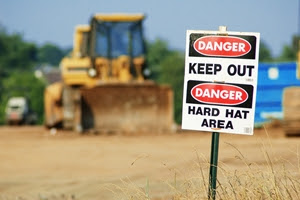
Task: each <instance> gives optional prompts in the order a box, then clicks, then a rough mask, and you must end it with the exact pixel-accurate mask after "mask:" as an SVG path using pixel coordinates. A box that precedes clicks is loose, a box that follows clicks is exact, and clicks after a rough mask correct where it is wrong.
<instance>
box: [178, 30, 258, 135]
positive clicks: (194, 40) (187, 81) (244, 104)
mask: <svg viewBox="0 0 300 200" xmlns="http://www.w3.org/2000/svg"><path fill="white" fill-rule="evenodd" d="M259 40H260V34H259V33H246V32H225V33H224V32H222V33H220V32H219V31H191V30H188V31H187V35H186V60H185V74H184V91H183V106H182V129H189V130H199V131H210V132H225V133H234V134H245V135H252V134H253V129H254V114H255V100H256V87H257V75H258V55H259Z"/></svg>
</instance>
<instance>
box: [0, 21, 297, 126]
mask: <svg viewBox="0 0 300 200" xmlns="http://www.w3.org/2000/svg"><path fill="white" fill-rule="evenodd" d="M299 39H300V37H299V36H294V37H293V38H292V40H291V44H287V45H285V46H284V47H283V49H282V53H281V54H280V56H278V57H273V56H272V53H271V51H270V48H269V47H268V45H267V44H266V43H264V42H263V41H262V42H261V44H260V56H259V60H260V62H285V61H296V53H297V51H298V48H299V47H298V41H299ZM147 50H148V51H147V62H148V67H149V70H150V72H151V74H150V79H153V80H154V81H156V82H158V83H160V84H168V85H170V86H171V87H172V88H173V91H174V104H175V105H174V114H175V116H174V118H175V121H176V122H177V123H180V122H181V106H182V91H183V77H184V59H185V58H184V56H185V55H184V51H183V50H175V49H172V48H171V47H170V46H169V44H168V42H167V41H166V40H163V39H159V38H157V39H156V40H154V41H147ZM70 51H71V48H68V49H64V48H61V47H59V46H58V45H56V44H53V43H46V44H43V45H41V46H39V45H37V44H35V43H32V42H28V41H25V40H24V39H23V37H22V35H20V34H18V33H8V32H7V31H6V30H5V28H3V27H0V124H3V123H4V122H5V121H4V119H5V105H6V102H7V100H8V98H9V97H11V96H26V97H27V98H28V99H30V101H31V107H32V109H33V110H34V111H35V112H36V113H37V114H38V116H39V123H40V124H41V123H43V113H44V107H43V93H44V89H45V87H46V86H47V84H48V83H47V82H46V80H45V79H42V78H39V77H38V76H35V73H34V72H35V71H36V70H37V69H38V68H39V67H40V66H42V65H45V64H46V65H50V66H54V67H58V66H59V62H60V60H61V59H62V58H63V57H64V56H66V55H67V54H68V53H69V52H70Z"/></svg>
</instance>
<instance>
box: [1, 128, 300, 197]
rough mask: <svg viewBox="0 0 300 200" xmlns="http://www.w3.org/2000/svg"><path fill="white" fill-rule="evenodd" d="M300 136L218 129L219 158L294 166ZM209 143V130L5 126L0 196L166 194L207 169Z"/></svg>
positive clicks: (235, 165)
mask: <svg viewBox="0 0 300 200" xmlns="http://www.w3.org/2000/svg"><path fill="white" fill-rule="evenodd" d="M299 144H300V137H298V138H297V137H291V138H286V137H284V135H283V132H282V130H281V128H280V127H276V128H266V129H258V130H255V133H254V136H241V135H232V134H221V135H220V147H219V163H220V165H221V166H223V168H226V169H227V170H229V171H230V170H231V171H243V170H245V169H247V168H249V165H250V164H252V163H255V166H257V167H260V168H265V167H267V166H268V164H270V163H268V162H271V163H272V167H274V168H276V167H281V166H282V164H283V163H285V168H286V169H287V170H289V171H291V172H295V173H296V172H298V173H299V149H298V148H299V146H298V145H299ZM210 145H211V133H201V132H198V133H196V132H180V133H166V134H156V133H153V134H149V135H126V136H124V135H120V134H114V135H106V134H105V135H103V134H100V135H93V134H86V135H79V134H76V133H72V132H61V131H58V132H57V133H55V134H53V133H50V131H49V130H47V129H44V128H43V127H39V126H37V127H6V126H3V127H0V199H109V200H110V199H129V197H130V196H133V195H137V194H138V193H142V194H143V195H145V194H146V195H149V196H151V197H152V199H159V198H163V197H166V196H168V195H171V194H172V192H174V188H172V187H173V186H174V185H176V184H178V185H180V184H181V183H183V182H184V180H187V179H189V178H190V177H195V176H198V177H201V174H200V173H199V166H202V167H201V169H202V170H203V171H204V172H206V171H207V170H208V164H209V157H210ZM266 152H267V153H266ZM245 163H247V164H245ZM220 177H221V174H220ZM205 179H206V178H205ZM220 179H221V178H220ZM204 196H205V195H204Z"/></svg>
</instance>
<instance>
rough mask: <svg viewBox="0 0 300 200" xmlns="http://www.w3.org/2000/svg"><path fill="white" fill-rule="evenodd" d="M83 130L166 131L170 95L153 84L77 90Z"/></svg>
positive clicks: (170, 110)
mask: <svg viewBox="0 0 300 200" xmlns="http://www.w3.org/2000/svg"><path fill="white" fill-rule="evenodd" d="M80 93H81V107H82V108H81V115H80V121H81V126H82V128H83V130H90V129H92V130H96V131H113V132H115V131H116V132H120V131H121V132H149V131H151V132H153V131H157V132H162V131H170V130H172V128H173V126H174V121H173V92H172V90H171V88H170V87H168V86H161V85H157V84H155V83H152V82H150V83H147V84H146V83H128V84H120V83H116V84H105V85H99V86H97V87H93V88H81V89H80Z"/></svg>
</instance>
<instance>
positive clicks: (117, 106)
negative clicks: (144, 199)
mask: <svg viewBox="0 0 300 200" xmlns="http://www.w3.org/2000/svg"><path fill="white" fill-rule="evenodd" d="M144 18H145V17H144V15H142V14H96V15H94V16H93V17H92V19H91V21H90V24H89V25H81V26H77V27H76V29H75V35H74V45H73V51H72V53H71V54H70V55H69V57H65V58H63V60H62V61H61V63H60V68H61V76H62V81H61V82H58V83H54V84H52V85H49V86H48V87H47V88H46V90H45V94H44V99H45V125H46V126H47V127H49V128H51V127H62V128H65V129H75V130H77V131H85V130H96V131H126V132H132V131H133V132H137V131H150V130H151V131H164V130H168V131H169V130H171V129H172V127H173V91H172V90H171V88H170V87H169V86H162V85H158V84H156V83H154V82H153V81H150V80H146V78H145V71H146V70H147V66H146V51H145V42H144V38H143V26H142V23H143V20H144Z"/></svg>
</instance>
